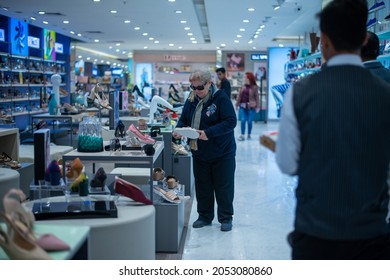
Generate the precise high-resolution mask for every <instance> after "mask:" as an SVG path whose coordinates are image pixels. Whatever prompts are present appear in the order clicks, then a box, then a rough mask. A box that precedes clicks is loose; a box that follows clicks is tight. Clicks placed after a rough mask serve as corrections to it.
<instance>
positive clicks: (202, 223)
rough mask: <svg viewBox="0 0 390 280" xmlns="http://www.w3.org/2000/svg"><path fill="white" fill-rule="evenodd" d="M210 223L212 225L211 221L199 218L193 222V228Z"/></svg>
mask: <svg viewBox="0 0 390 280" xmlns="http://www.w3.org/2000/svg"><path fill="white" fill-rule="evenodd" d="M209 225H211V222H206V221H203V220H200V219H197V220H196V221H195V222H194V223H193V224H192V227H193V228H202V227H205V226H209Z"/></svg>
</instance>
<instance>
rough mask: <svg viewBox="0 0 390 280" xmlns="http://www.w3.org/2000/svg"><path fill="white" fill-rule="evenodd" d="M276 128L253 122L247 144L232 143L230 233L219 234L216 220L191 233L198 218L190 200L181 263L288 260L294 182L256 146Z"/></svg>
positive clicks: (264, 149) (271, 158) (261, 148)
mask: <svg viewBox="0 0 390 280" xmlns="http://www.w3.org/2000/svg"><path fill="white" fill-rule="evenodd" d="M277 127H278V123H276V122H271V123H268V124H264V123H263V122H261V123H260V122H258V123H254V127H253V132H252V139H251V140H249V141H248V140H245V141H242V142H240V141H237V157H236V160H237V169H236V181H235V199H234V209H235V215H234V218H233V230H232V231H230V232H221V231H220V224H219V223H218V221H217V219H216V218H215V219H214V221H213V224H212V225H211V226H207V227H204V228H200V229H193V228H192V223H193V222H194V221H195V220H196V219H197V217H198V216H197V212H196V200H195V199H194V203H193V206H192V209H191V216H190V219H189V225H188V231H187V236H186V240H185V244H184V249H183V255H182V258H183V259H184V260H222V259H226V260H233V259H237V260H257V259H266V260H280V259H281V260H287V259H290V247H289V245H288V243H287V241H286V236H287V234H288V233H289V232H290V231H291V230H292V224H293V217H294V207H295V198H294V187H295V185H296V178H294V177H289V176H286V175H283V174H282V173H280V171H279V169H278V167H277V165H276V162H275V156H274V154H273V153H272V152H271V151H269V150H268V149H266V148H264V147H263V146H260V144H259V136H260V135H261V134H262V132H264V131H272V130H276V129H277ZM238 129H239V126H237V127H236V136H237V135H239V131H238Z"/></svg>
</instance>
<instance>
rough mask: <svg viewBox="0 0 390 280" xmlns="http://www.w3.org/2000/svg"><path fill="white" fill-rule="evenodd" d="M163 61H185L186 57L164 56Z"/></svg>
mask: <svg viewBox="0 0 390 280" xmlns="http://www.w3.org/2000/svg"><path fill="white" fill-rule="evenodd" d="M164 60H165V61H186V60H187V57H186V56H185V55H165V56H164Z"/></svg>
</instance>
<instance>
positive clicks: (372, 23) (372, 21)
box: [367, 18, 378, 29]
mask: <svg viewBox="0 0 390 280" xmlns="http://www.w3.org/2000/svg"><path fill="white" fill-rule="evenodd" d="M377 23H378V21H377V20H376V18H372V19H370V20H369V21H368V22H367V29H369V28H371V27H373V26H374V25H375V24H377Z"/></svg>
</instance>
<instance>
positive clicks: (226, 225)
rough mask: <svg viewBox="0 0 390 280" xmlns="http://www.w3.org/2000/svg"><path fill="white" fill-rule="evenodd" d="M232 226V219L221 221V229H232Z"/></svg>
mask: <svg viewBox="0 0 390 280" xmlns="http://www.w3.org/2000/svg"><path fill="white" fill-rule="evenodd" d="M232 227H233V224H232V221H227V222H222V223H221V231H231V230H232Z"/></svg>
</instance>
